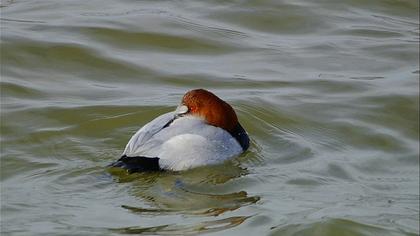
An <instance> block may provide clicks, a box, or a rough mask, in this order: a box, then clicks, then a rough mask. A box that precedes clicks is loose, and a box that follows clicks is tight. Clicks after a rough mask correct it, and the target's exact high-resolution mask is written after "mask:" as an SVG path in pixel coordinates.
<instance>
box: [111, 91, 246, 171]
mask: <svg viewBox="0 0 420 236" xmlns="http://www.w3.org/2000/svg"><path fill="white" fill-rule="evenodd" d="M248 147H249V136H248V133H247V132H246V131H245V129H244V128H243V127H242V125H241V124H240V123H239V120H238V117H237V115H236V113H235V111H234V109H233V108H232V106H231V105H229V104H228V103H227V102H225V101H223V100H222V99H220V98H219V97H217V96H216V95H215V94H213V93H212V92H210V91H208V90H205V89H194V90H190V91H188V92H187V93H185V94H184V96H183V97H182V100H181V103H180V104H179V105H178V107H177V108H176V109H175V111H171V112H168V113H165V114H163V115H160V116H158V117H157V118H155V119H153V120H152V121H150V122H149V123H147V124H146V125H144V126H143V127H142V128H140V129H139V130H138V131H137V132H136V133H135V134H134V135H133V136H132V137H131V138H130V140H129V141H128V143H127V145H126V147H125V149H124V151H123V153H122V155H121V157H120V158H119V159H118V160H117V161H115V162H113V163H111V164H110V165H109V166H110V167H118V168H123V169H125V170H127V171H128V172H130V173H133V172H146V171H165V170H169V171H183V170H188V169H192V168H196V167H200V166H206V165H216V164H220V163H223V162H225V161H226V160H230V159H232V158H234V157H236V156H238V155H240V154H241V153H243V152H245V151H246V150H247V149H248Z"/></svg>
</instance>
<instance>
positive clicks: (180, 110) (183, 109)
mask: <svg viewBox="0 0 420 236" xmlns="http://www.w3.org/2000/svg"><path fill="white" fill-rule="evenodd" d="M187 112H188V107H187V106H185V105H183V104H181V105H179V106H178V107H177V108H176V110H175V114H177V115H183V114H185V113H187Z"/></svg>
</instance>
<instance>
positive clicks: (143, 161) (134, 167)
mask: <svg viewBox="0 0 420 236" xmlns="http://www.w3.org/2000/svg"><path fill="white" fill-rule="evenodd" d="M108 167H119V168H123V169H126V170H127V171H128V172H129V173H133V172H146V171H161V170H162V169H161V168H160V167H159V158H158V157H142V156H136V157H128V156H126V155H124V156H122V157H121V158H120V159H118V160H117V161H115V162H113V163H111V164H109V165H108Z"/></svg>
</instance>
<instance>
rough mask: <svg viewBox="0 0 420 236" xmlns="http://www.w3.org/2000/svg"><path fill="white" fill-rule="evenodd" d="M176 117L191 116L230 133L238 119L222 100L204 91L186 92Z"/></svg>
mask: <svg viewBox="0 0 420 236" xmlns="http://www.w3.org/2000/svg"><path fill="white" fill-rule="evenodd" d="M176 114H177V115H186V114H188V115H193V116H198V117H201V118H202V119H204V120H205V121H206V122H207V123H208V124H210V125H213V126H216V127H220V128H222V129H224V130H226V131H228V132H232V131H233V130H234V129H235V128H236V126H237V125H238V117H237V116H236V113H235V111H234V110H233V108H232V107H231V106H230V105H229V104H228V103H227V102H225V101H223V100H222V99H220V98H218V97H217V96H216V95H214V94H213V93H211V92H209V91H207V90H205V89H194V90H191V91H189V92H187V93H186V94H185V95H184V97H183V98H182V101H181V104H180V105H179V106H178V108H177V110H176Z"/></svg>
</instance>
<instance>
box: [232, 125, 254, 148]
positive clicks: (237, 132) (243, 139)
mask: <svg viewBox="0 0 420 236" xmlns="http://www.w3.org/2000/svg"><path fill="white" fill-rule="evenodd" d="M229 133H230V134H231V135H232V136H233V137H234V138H235V139H236V140H237V141H238V142H239V144H240V145H241V147H242V149H243V150H244V151H246V150H247V149H248V147H249V137H248V134H247V133H246V131H245V130H244V128H242V126H241V124H239V122H238V124H237V125H236V127H235V129H234V130H233V131H232V132H229Z"/></svg>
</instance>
